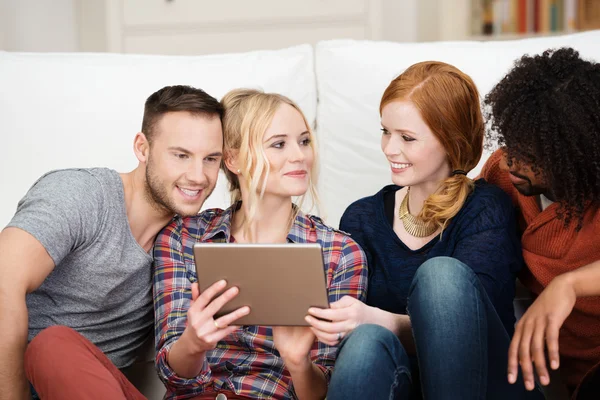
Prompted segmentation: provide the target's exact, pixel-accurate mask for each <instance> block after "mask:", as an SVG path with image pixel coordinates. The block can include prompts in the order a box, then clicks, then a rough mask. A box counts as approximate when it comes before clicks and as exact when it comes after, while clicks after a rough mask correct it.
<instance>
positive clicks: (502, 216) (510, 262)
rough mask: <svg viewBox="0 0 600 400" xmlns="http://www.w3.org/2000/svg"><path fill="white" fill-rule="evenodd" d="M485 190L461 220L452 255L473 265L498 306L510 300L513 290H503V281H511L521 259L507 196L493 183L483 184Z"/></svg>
mask: <svg viewBox="0 0 600 400" xmlns="http://www.w3.org/2000/svg"><path fill="white" fill-rule="evenodd" d="M476 190H477V188H476ZM486 190H487V191H489V194H488V193H486V195H485V196H480V199H478V202H479V204H477V205H476V206H475V207H473V212H474V213H475V215H474V216H473V217H472V218H469V220H468V221H465V228H464V229H461V235H460V237H459V239H458V241H457V244H456V246H455V248H454V252H453V255H452V256H453V257H454V258H456V259H458V260H460V261H461V262H463V263H465V264H467V265H468V266H469V267H471V268H472V269H473V271H474V272H475V273H476V274H477V276H478V277H479V279H480V281H481V283H482V285H483V286H484V288H485V291H486V293H487V294H488V296H489V298H490V300H491V301H492V303H494V305H496V306H498V305H499V304H505V303H507V302H510V301H512V297H513V295H514V294H513V293H512V290H510V291H508V292H506V288H507V283H511V282H514V280H515V278H516V274H517V273H518V272H519V270H520V269H521V268H522V267H523V264H524V262H523V256H522V252H521V241H520V238H519V235H518V229H517V223H516V216H515V211H514V208H513V206H512V204H511V201H510V199H509V197H508V196H507V195H506V194H504V193H503V192H502V191H501V190H500V189H498V188H495V187H491V186H487V188H486ZM509 287H510V288H512V287H513V286H512V284H511V285H510V286H509ZM504 296H510V297H511V299H507V298H505V297H504Z"/></svg>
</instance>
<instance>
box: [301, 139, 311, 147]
mask: <svg viewBox="0 0 600 400" xmlns="http://www.w3.org/2000/svg"><path fill="white" fill-rule="evenodd" d="M311 142H312V139H311V138H306V139H303V140H302V141H301V142H300V144H301V145H302V146H310V143H311Z"/></svg>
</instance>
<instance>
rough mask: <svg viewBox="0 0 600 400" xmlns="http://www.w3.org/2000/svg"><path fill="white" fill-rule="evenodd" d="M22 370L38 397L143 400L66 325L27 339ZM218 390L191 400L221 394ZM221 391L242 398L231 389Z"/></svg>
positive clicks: (229, 399) (223, 393) (94, 349)
mask: <svg viewBox="0 0 600 400" xmlns="http://www.w3.org/2000/svg"><path fill="white" fill-rule="evenodd" d="M25 373H26V374H27V379H29V382H31V384H32V385H33V387H34V388H35V391H36V392H37V393H38V395H39V397H40V399H42V400H54V399H57V400H69V399H77V400H95V399H98V400H106V399H110V400H146V397H144V395H142V394H141V393H140V392H139V391H138V390H137V389H136V388H135V386H133V384H132V383H131V382H129V381H128V380H127V378H126V377H125V375H123V373H122V372H121V371H119V369H118V368H117V367H115V366H114V364H113V363H112V362H111V361H110V360H109V359H108V357H106V356H105V355H104V353H102V351H101V350H100V349H99V348H97V347H96V346H94V345H93V344H92V343H91V342H90V341H89V340H87V339H86V338H84V337H83V336H81V335H80V334H79V333H77V332H75V331H74V330H73V329H71V328H67V327H66V326H53V327H50V328H47V329H44V330H43V331H42V332H40V333H39V334H38V335H37V336H36V337H35V338H34V339H33V340H32V341H31V343H29V345H28V346H27V351H26V352H25ZM218 394H219V393H216V392H212V393H204V394H202V395H200V396H197V397H194V398H193V399H192V400H207V399H211V400H212V399H215V398H218V399H221V398H223V397H222V396H221V397H217V395H218ZM221 394H222V395H225V396H226V397H225V398H227V399H228V400H231V399H242V397H239V396H236V395H235V394H234V393H232V392H227V391H224V392H221Z"/></svg>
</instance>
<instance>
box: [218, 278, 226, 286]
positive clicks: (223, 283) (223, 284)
mask: <svg viewBox="0 0 600 400" xmlns="http://www.w3.org/2000/svg"><path fill="white" fill-rule="evenodd" d="M226 284H227V281H226V280H225V279H221V280H220V281H219V286H225V285H226Z"/></svg>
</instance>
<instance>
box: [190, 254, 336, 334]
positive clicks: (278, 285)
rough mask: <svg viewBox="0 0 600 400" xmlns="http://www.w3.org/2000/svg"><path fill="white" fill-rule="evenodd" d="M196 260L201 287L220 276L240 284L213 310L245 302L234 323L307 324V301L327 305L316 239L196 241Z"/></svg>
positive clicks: (226, 310) (230, 308) (309, 304)
mask: <svg viewBox="0 0 600 400" xmlns="http://www.w3.org/2000/svg"><path fill="white" fill-rule="evenodd" d="M194 260H195V263H196V272H197V274H198V286H199V289H200V293H202V292H203V291H204V290H206V289H207V288H208V287H210V286H211V285H212V284H213V283H215V282H217V281H219V280H221V279H225V280H226V281H227V288H230V287H232V286H237V287H238V288H239V290H240V291H239V293H238V295H237V296H236V297H235V298H234V299H232V300H231V301H230V302H229V303H227V304H226V305H225V306H224V307H223V308H222V309H221V310H220V311H219V312H218V313H217V314H216V315H215V318H218V317H220V316H222V315H225V314H227V313H230V312H232V311H234V310H236V309H237V308H239V307H242V306H249V307H250V314H248V315H246V316H244V317H242V318H240V319H238V320H237V321H236V322H235V323H234V324H235V325H270V326H280V325H295V326H306V325H308V323H307V322H306V321H305V320H304V317H305V316H306V315H307V314H308V309H309V308H310V307H320V308H328V307H329V301H328V297H327V281H326V276H325V268H324V266H323V265H324V264H323V253H322V251H321V246H320V245H319V244H318V243H285V244H241V243H196V244H195V245H194Z"/></svg>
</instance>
